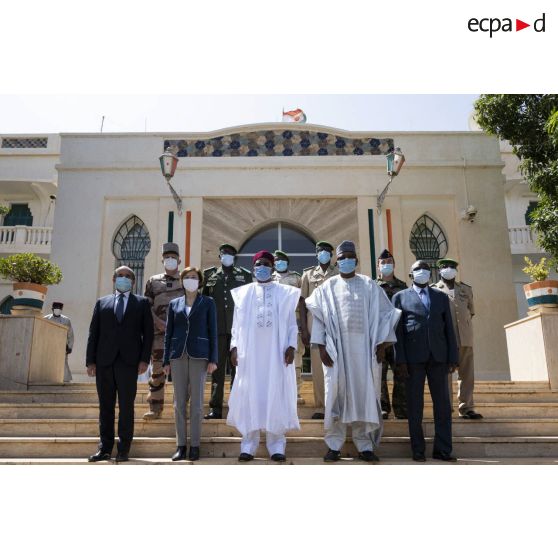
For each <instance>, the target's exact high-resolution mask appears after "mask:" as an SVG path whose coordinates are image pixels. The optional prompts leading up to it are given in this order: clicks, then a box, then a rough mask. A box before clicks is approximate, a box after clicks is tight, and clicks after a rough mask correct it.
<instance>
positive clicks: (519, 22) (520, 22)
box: [515, 19, 531, 31]
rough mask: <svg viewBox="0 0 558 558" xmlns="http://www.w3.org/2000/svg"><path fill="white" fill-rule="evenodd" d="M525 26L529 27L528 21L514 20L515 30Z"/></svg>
mask: <svg viewBox="0 0 558 558" xmlns="http://www.w3.org/2000/svg"><path fill="white" fill-rule="evenodd" d="M526 27H531V24H530V23H525V22H524V21H521V20H520V19H516V20H515V30H516V31H521V30H522V29H525V28H526Z"/></svg>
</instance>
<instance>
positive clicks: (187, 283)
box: [182, 278, 200, 293]
mask: <svg viewBox="0 0 558 558" xmlns="http://www.w3.org/2000/svg"><path fill="white" fill-rule="evenodd" d="M182 286H183V287H184V289H185V290H187V291H189V292H191V293H193V292H196V291H197V290H198V288H199V286H200V282H199V279H191V278H186V279H183V280H182Z"/></svg>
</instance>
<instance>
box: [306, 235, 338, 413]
mask: <svg viewBox="0 0 558 558" xmlns="http://www.w3.org/2000/svg"><path fill="white" fill-rule="evenodd" d="M332 254H333V246H332V245H331V244H330V243H329V242H325V241H323V240H321V241H320V242H317V243H316V257H317V258H318V265H316V266H314V267H308V268H306V269H305V270H304V272H303V274H302V285H301V287H300V296H301V297H302V300H301V303H300V331H301V334H300V335H301V337H302V342H303V343H304V345H305V346H306V347H309V346H310V334H311V332H312V315H310V316H308V309H307V308H306V304H305V303H304V299H306V298H308V297H309V296H310V295H311V294H312V293H313V292H314V289H316V288H317V287H319V286H320V285H322V284H323V283H324V282H325V281H326V280H327V279H329V278H330V277H333V276H334V275H337V274H338V273H339V270H338V269H337V268H336V267H335V266H334V265H332V263H331V256H332ZM310 362H311V364H312V382H313V384H314V385H313V387H314V405H315V407H316V412H315V413H314V414H313V415H312V418H313V419H323V418H324V412H325V391H324V390H325V388H324V370H323V368H322V360H321V358H320V351H319V349H318V348H317V347H311V348H310Z"/></svg>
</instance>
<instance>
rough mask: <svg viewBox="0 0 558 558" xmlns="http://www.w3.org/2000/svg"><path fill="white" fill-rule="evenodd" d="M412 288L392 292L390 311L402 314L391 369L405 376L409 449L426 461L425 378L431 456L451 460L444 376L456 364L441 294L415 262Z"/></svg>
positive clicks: (446, 306) (421, 265)
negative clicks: (429, 408) (431, 422)
mask: <svg viewBox="0 0 558 558" xmlns="http://www.w3.org/2000/svg"><path fill="white" fill-rule="evenodd" d="M411 277H412V279H413V284H412V286H411V287H410V288H408V289H405V290H403V291H400V292H398V293H396V294H395V295H394V297H393V299H392V303H393V305H394V306H395V308H399V309H400V310H401V311H402V312H403V313H402V315H401V319H400V320H399V323H398V325H397V343H396V346H395V355H396V363H397V369H398V370H399V372H400V373H401V374H402V375H403V376H404V377H406V378H407V379H406V387H407V409H408V420H409V434H410V436H411V448H412V450H413V459H414V460H415V461H426V458H425V456H424V451H425V443H424V433H423V431H422V414H423V410H424V380H425V378H426V379H428V387H429V389H430V396H431V397H432V403H433V405H434V429H435V436H434V448H433V452H432V457H433V458H434V459H441V460H442V461H456V459H455V457H453V456H452V454H451V452H452V441H451V406H450V400H449V392H448V374H451V373H452V372H453V371H454V370H455V369H456V367H457V363H458V362H459V358H458V350H457V342H456V339H455V333H454V329H453V322H452V317H451V309H450V303H449V299H448V297H447V295H445V294H444V293H442V292H441V291H438V290H436V289H431V288H430V287H429V286H428V283H429V281H430V266H429V265H428V263H427V262H425V261H422V260H418V261H416V262H415V263H414V264H413V265H412V266H411Z"/></svg>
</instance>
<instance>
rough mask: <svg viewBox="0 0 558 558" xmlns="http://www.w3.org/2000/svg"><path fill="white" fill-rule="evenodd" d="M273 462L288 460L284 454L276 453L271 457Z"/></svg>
mask: <svg viewBox="0 0 558 558" xmlns="http://www.w3.org/2000/svg"><path fill="white" fill-rule="evenodd" d="M271 461H279V462H283V461H287V458H286V457H285V454H283V453H274V454H273V455H272V456H271Z"/></svg>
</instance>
